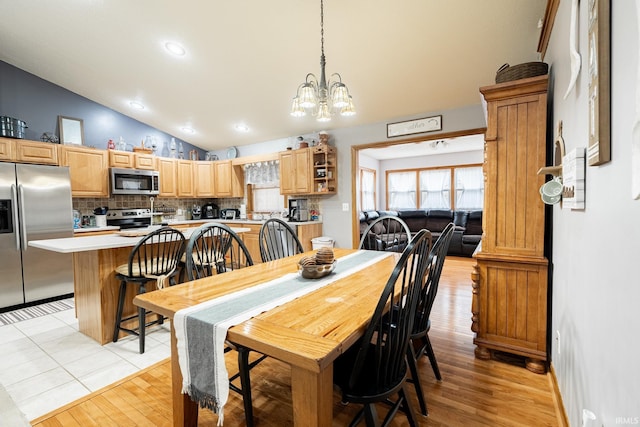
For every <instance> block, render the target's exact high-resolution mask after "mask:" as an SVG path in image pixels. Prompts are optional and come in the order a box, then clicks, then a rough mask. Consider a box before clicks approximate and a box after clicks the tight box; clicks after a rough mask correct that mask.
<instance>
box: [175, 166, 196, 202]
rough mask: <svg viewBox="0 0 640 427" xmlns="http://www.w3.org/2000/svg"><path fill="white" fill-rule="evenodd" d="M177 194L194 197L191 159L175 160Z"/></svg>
mask: <svg viewBox="0 0 640 427" xmlns="http://www.w3.org/2000/svg"><path fill="white" fill-rule="evenodd" d="M176 168H177V174H178V179H177V181H176V182H177V187H176V188H177V196H178V197H195V195H196V191H195V185H194V180H193V162H192V161H191V160H177V161H176Z"/></svg>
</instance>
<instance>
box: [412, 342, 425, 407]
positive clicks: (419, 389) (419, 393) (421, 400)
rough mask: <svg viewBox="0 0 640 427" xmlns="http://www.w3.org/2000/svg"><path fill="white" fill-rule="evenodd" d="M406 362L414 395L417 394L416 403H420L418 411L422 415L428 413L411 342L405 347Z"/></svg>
mask: <svg viewBox="0 0 640 427" xmlns="http://www.w3.org/2000/svg"><path fill="white" fill-rule="evenodd" d="M407 364H408V365H409V371H410V372H411V381H412V382H413V385H414V386H415V388H416V395H417V396H418V403H419V404H420V412H421V413H422V415H425V416H426V415H428V414H429V412H428V411H427V404H426V403H425V399H424V393H423V392H422V385H421V384H420V376H419V374H418V362H417V357H416V353H415V349H414V348H413V344H412V343H410V344H409V346H408V347H407Z"/></svg>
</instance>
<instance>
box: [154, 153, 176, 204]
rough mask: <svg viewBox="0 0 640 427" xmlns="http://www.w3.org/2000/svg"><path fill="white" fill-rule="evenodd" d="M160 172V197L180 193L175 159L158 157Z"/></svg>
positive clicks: (173, 195)
mask: <svg viewBox="0 0 640 427" xmlns="http://www.w3.org/2000/svg"><path fill="white" fill-rule="evenodd" d="M158 172H159V174H160V193H159V194H158V196H160V197H175V196H176V195H177V194H178V182H177V180H178V167H177V164H176V160H175V159H169V158H166V157H158Z"/></svg>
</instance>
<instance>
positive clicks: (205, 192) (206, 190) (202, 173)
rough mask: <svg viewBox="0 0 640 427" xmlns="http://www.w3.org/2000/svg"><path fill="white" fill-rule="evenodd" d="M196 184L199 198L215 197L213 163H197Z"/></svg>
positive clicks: (195, 164)
mask: <svg viewBox="0 0 640 427" xmlns="http://www.w3.org/2000/svg"><path fill="white" fill-rule="evenodd" d="M193 168H194V182H195V185H196V188H195V192H196V196H197V197H214V196H215V193H214V176H215V175H214V168H213V162H210V161H209V162H208V161H195V162H193Z"/></svg>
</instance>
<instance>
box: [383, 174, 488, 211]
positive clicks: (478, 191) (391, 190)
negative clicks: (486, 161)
mask: <svg viewBox="0 0 640 427" xmlns="http://www.w3.org/2000/svg"><path fill="white" fill-rule="evenodd" d="M386 185H387V209H393V210H397V209H466V210H472V209H482V207H483V201H484V177H483V174H482V166H481V165H471V166H451V167H441V168H425V169H413V170H402V171H387V182H386ZM416 195H419V197H417V196H416ZM454 196H455V197H454Z"/></svg>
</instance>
